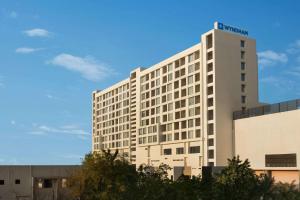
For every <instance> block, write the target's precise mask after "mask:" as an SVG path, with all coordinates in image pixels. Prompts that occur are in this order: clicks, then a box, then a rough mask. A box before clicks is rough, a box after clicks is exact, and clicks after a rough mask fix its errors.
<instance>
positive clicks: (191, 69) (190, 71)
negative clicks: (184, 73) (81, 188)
mask: <svg viewBox="0 0 300 200" xmlns="http://www.w3.org/2000/svg"><path fill="white" fill-rule="evenodd" d="M192 72H194V65H189V67H188V73H189V74H190V73H192Z"/></svg>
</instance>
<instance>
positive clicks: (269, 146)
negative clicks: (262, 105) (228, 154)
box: [234, 110, 300, 170]
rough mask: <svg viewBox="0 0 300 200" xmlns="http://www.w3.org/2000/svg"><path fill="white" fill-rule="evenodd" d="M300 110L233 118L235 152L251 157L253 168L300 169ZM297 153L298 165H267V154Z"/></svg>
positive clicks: (241, 155) (242, 156) (243, 157)
mask: <svg viewBox="0 0 300 200" xmlns="http://www.w3.org/2000/svg"><path fill="white" fill-rule="evenodd" d="M299 122H300V110H294V111H288V112H282V113H275V114H269V115H263V116H257V117H250V118H245V119H239V120H235V121H234V125H235V149H236V152H235V153H236V155H240V157H241V159H246V158H248V159H249V160H250V162H251V166H252V168H254V169H270V170H299V169H300V159H299V156H300V148H299V144H300V126H299ZM290 153H296V154H297V167H289V168H278V167H276V168H274V167H273V168H270V167H266V166H265V155H266V154H290Z"/></svg>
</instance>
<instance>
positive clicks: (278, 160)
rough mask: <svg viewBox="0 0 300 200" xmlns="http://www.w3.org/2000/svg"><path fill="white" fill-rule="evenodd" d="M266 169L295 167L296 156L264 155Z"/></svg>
mask: <svg viewBox="0 0 300 200" xmlns="http://www.w3.org/2000/svg"><path fill="white" fill-rule="evenodd" d="M265 165H266V167H297V157H296V154H271V155H270V154H269V155H265Z"/></svg>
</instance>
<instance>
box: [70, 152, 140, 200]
mask: <svg viewBox="0 0 300 200" xmlns="http://www.w3.org/2000/svg"><path fill="white" fill-rule="evenodd" d="M137 178H138V176H137V172H136V170H135V167H134V166H132V165H130V164H129V163H128V162H127V161H126V160H125V159H124V158H122V157H118V151H116V152H115V153H114V154H112V153H111V152H110V150H108V151H103V152H102V153H89V154H87V155H86V156H85V158H84V160H83V162H82V167H81V168H80V169H79V170H78V171H76V172H75V173H74V174H73V176H72V177H71V178H70V181H69V186H70V188H71V191H72V192H73V196H74V197H77V198H78V197H79V198H80V200H123V199H124V200H127V199H135V191H136V182H137Z"/></svg>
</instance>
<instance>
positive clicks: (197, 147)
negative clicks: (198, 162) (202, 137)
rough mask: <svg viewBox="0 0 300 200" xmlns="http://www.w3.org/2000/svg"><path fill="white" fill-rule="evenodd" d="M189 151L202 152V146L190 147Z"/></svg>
mask: <svg viewBox="0 0 300 200" xmlns="http://www.w3.org/2000/svg"><path fill="white" fill-rule="evenodd" d="M189 153H191V154H192V153H200V146H194V147H190V149H189Z"/></svg>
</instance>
